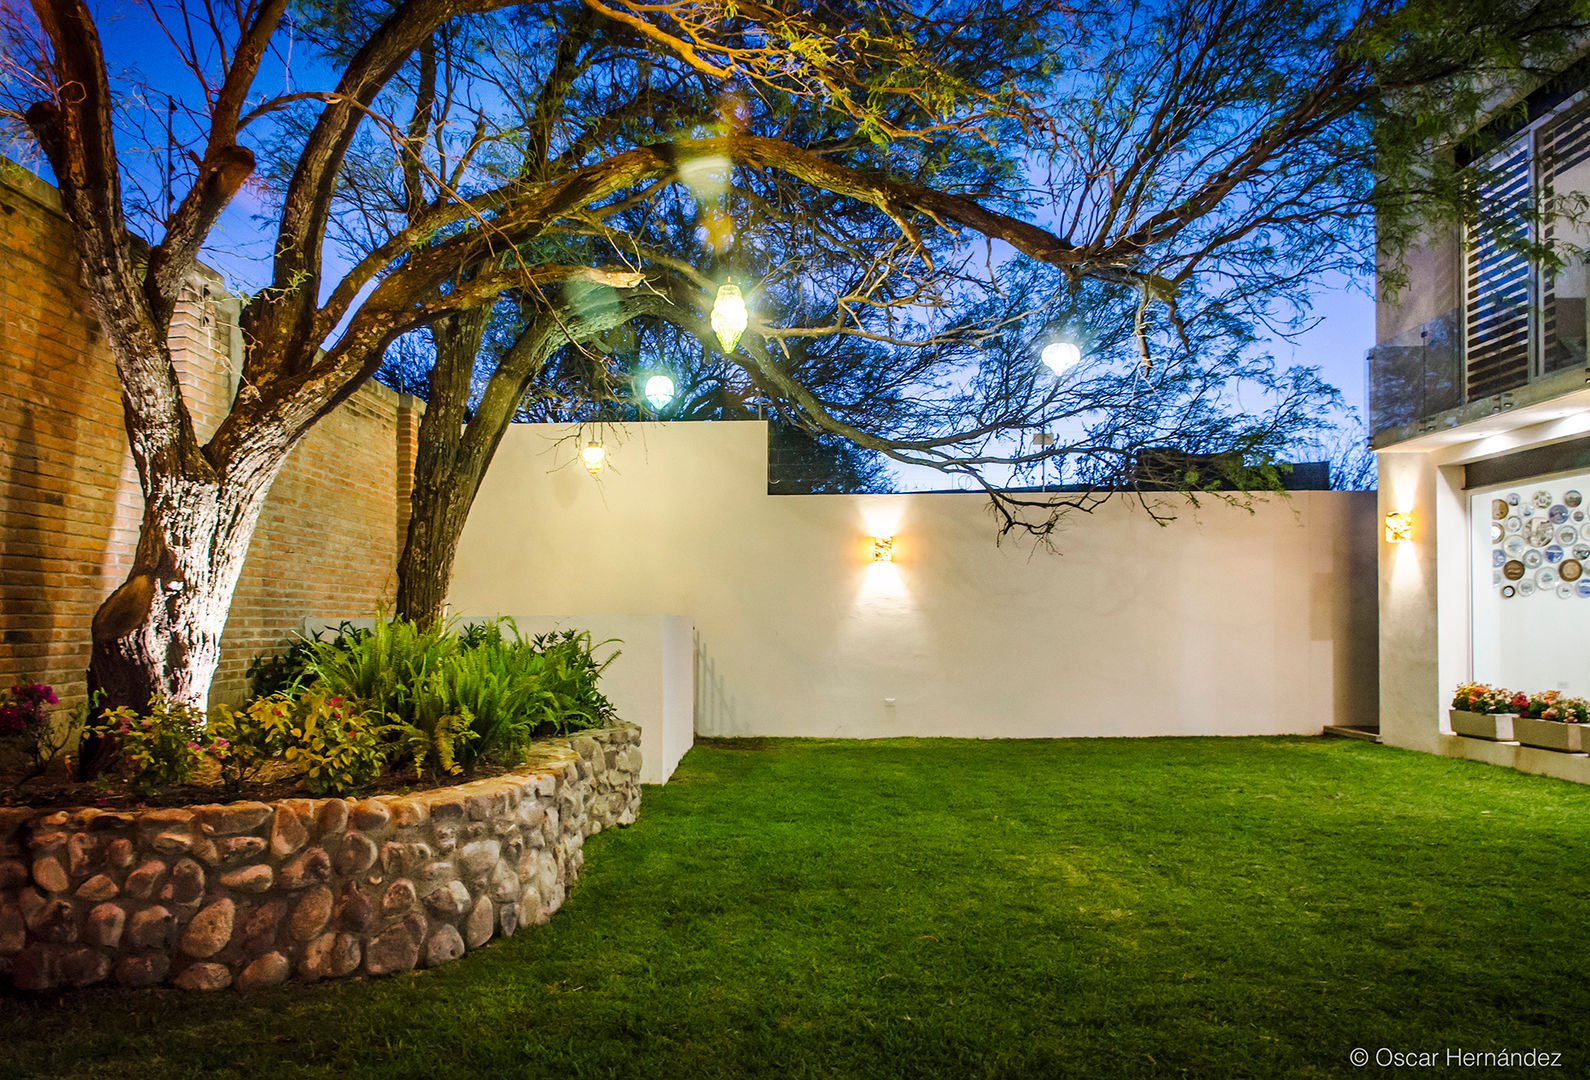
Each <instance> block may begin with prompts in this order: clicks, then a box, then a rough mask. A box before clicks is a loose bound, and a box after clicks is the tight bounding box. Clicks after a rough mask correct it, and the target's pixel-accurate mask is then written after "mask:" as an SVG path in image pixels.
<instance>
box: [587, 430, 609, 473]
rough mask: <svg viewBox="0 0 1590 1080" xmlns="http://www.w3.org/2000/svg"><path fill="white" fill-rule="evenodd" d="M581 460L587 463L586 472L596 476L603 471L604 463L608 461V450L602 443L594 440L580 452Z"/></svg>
mask: <svg viewBox="0 0 1590 1080" xmlns="http://www.w3.org/2000/svg"><path fill="white" fill-rule="evenodd" d="M580 460H581V461H583V462H585V471H586V472H588V473H590V474H591V475H592V476H595V475H596V474H597V473H599V472H601V471H602V462H604V461H606V460H607V450H606V449H605V448H603V446H602V444H601V443H599V442H597V441H596V440H595V439H592V440H591V441H590V442H588V443H586V444H585V448H584V449H583V450H581V451H580Z"/></svg>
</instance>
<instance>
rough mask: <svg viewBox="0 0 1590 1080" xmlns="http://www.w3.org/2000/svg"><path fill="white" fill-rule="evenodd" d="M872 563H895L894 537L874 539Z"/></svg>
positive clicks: (875, 537) (877, 537)
mask: <svg viewBox="0 0 1590 1080" xmlns="http://www.w3.org/2000/svg"><path fill="white" fill-rule="evenodd" d="M872 561H873V562H894V537H892V536H874V537H873V538H872Z"/></svg>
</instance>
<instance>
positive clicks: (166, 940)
mask: <svg viewBox="0 0 1590 1080" xmlns="http://www.w3.org/2000/svg"><path fill="white" fill-rule="evenodd" d="M176 929H177V917H176V916H175V915H173V914H172V913H171V911H170V910H169V909H167V908H165V907H162V906H161V905H159V904H153V905H151V906H149V907H146V908H144V909H143V910H141V911H135V912H133V913H132V917H131V918H130V919H128V920H127V943H128V944H129V945H131V946H132V947H133V948H135V949H167V948H170V947H171V939H172V937H173V935H174V934H175V933H176Z"/></svg>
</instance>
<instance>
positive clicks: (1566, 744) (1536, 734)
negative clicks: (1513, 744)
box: [1513, 716, 1580, 754]
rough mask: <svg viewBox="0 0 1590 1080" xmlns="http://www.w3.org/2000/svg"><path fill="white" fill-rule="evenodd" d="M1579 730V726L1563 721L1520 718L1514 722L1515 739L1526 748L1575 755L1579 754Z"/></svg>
mask: <svg viewBox="0 0 1590 1080" xmlns="http://www.w3.org/2000/svg"><path fill="white" fill-rule="evenodd" d="M1579 728H1580V725H1578V724H1565V723H1563V722H1562V721H1561V720H1531V719H1529V718H1527V717H1523V716H1520V717H1518V718H1517V719H1516V720H1514V721H1513V737H1514V738H1515V739H1517V740H1518V741H1519V742H1521V743H1523V744H1524V745H1525V746H1536V747H1539V748H1540V749H1542V750H1558V751H1562V752H1564V753H1569V754H1574V753H1578V752H1579V746H1580V737H1579Z"/></svg>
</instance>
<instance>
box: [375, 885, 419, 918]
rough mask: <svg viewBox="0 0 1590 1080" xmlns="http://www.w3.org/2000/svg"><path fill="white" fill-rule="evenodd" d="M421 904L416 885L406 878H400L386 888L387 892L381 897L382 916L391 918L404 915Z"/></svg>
mask: <svg viewBox="0 0 1590 1080" xmlns="http://www.w3.org/2000/svg"><path fill="white" fill-rule="evenodd" d="M418 902H419V894H418V892H416V891H415V888H414V883H413V882H412V881H409V880H407V879H405V878H399V879H398V880H397V881H394V882H393V883H392V884H390V885H388V886H387V887H386V892H385V893H383V894H382V895H381V914H382V915H383V916H385V917H388V918H390V917H391V916H394V915H402V914H403V913H404V912H406V911H408V910H409V909H410V908H412V907H413V906H414V905H415V904H416V903H418Z"/></svg>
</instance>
